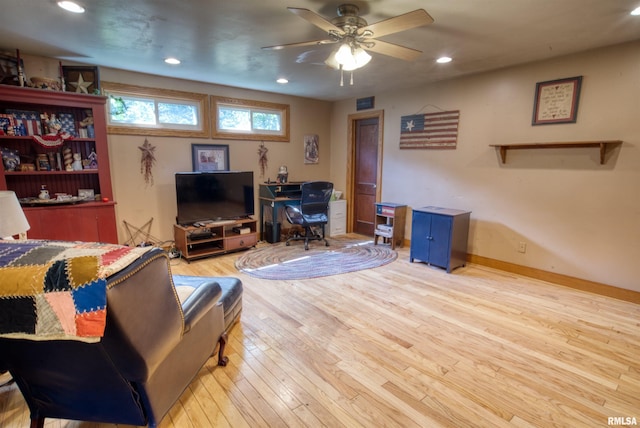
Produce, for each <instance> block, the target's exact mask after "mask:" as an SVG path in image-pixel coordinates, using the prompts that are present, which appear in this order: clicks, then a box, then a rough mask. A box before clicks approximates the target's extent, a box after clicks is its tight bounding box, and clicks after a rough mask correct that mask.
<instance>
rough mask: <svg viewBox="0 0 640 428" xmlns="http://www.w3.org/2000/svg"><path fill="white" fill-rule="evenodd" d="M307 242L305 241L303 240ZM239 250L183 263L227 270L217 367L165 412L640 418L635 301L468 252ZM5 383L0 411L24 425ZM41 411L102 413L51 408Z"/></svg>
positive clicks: (503, 421) (428, 422) (252, 416)
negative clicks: (460, 261) (278, 255)
mask: <svg viewBox="0 0 640 428" xmlns="http://www.w3.org/2000/svg"><path fill="white" fill-rule="evenodd" d="M312 245H313V244H312ZM237 257H238V254H231V255H226V256H222V257H217V258H211V259H205V260H200V261H195V262H192V263H191V264H187V263H186V262H183V261H180V260H174V261H173V271H174V273H179V274H192V275H213V276H216V275H217V276H221V275H222V276H238V277H240V278H241V279H242V281H243V283H244V286H245V291H244V311H243V314H242V319H241V322H240V323H238V324H236V325H235V326H234V327H233V329H232V330H231V332H230V344H229V346H228V356H229V359H230V363H229V365H228V366H227V367H216V366H215V363H214V361H213V359H212V360H210V361H209V363H208V364H207V365H206V366H205V367H204V368H203V369H202V370H201V371H200V373H199V375H198V376H197V378H196V379H195V380H194V382H193V383H192V384H191V386H190V388H189V389H188V390H187V391H185V393H184V394H183V395H182V397H181V399H180V401H179V402H178V403H177V404H176V405H175V406H174V407H173V408H172V409H171V411H170V413H169V414H168V415H167V416H166V417H165V418H164V420H163V421H162V424H161V426H162V427H176V428H186V427H198V428H200V427H209V426H211V427H213V426H215V427H321V426H327V427H360V426H362V427H379V426H389V427H603V426H608V423H609V422H611V421H609V419H608V418H609V417H629V418H632V417H635V418H636V420H638V423H640V306H639V305H637V304H633V303H629V302H624V301H620V300H616V299H612V298H608V297H603V296H600V295H595V294H589V293H586V292H581V291H577V290H574V289H570V288H565V287H562V286H557V285H554V284H550V283H545V282H542V281H537V280H532V279H529V278H526V277H521V276H517V275H514V274H507V273H504V272H501V271H498V270H494V269H490V268H486V267H483V266H480V265H468V266H466V267H464V268H460V269H457V270H455V271H454V272H453V273H452V274H447V273H446V272H444V271H443V270H440V269H437V268H432V267H429V266H427V265H425V264H422V263H409V261H408V258H409V250H408V248H401V249H399V257H398V260H397V261H395V262H393V263H392V264H389V265H387V266H385V267H382V268H377V269H372V270H367V271H361V272H355V273H350V274H345V275H338V276H332V277H325V278H318V279H310V280H296V281H268V280H260V279H255V278H252V277H249V276H247V275H244V274H240V273H238V272H237V271H236V270H235V267H234V261H235V259H236V258H237ZM28 420H29V414H28V409H27V407H26V405H25V404H24V401H23V400H22V396H21V395H20V392H19V391H18V390H17V389H16V387H15V386H8V387H4V388H2V389H0V426H2V427H24V426H28ZM46 426H47V427H65V428H69V427H101V428H102V427H108V426H113V425H96V424H89V423H82V422H71V421H60V420H48V421H47V424H46Z"/></svg>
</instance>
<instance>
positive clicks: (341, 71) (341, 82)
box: [340, 65, 344, 86]
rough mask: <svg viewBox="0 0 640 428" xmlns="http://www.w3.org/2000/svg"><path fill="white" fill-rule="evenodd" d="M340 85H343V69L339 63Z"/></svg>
mask: <svg viewBox="0 0 640 428" xmlns="http://www.w3.org/2000/svg"><path fill="white" fill-rule="evenodd" d="M340 86H344V70H343V69H342V65H340Z"/></svg>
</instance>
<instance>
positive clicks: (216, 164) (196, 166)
mask: <svg viewBox="0 0 640 428" xmlns="http://www.w3.org/2000/svg"><path fill="white" fill-rule="evenodd" d="M191 158H192V161H193V170H194V171H196V172H208V171H229V146H228V145H226V144H192V145H191Z"/></svg>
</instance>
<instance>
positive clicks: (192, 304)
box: [182, 281, 222, 333]
mask: <svg viewBox="0 0 640 428" xmlns="http://www.w3.org/2000/svg"><path fill="white" fill-rule="evenodd" d="M221 295H222V289H221V288H220V285H219V284H218V283H217V282H215V281H207V282H205V283H203V284H201V285H199V286H198V287H197V288H196V289H195V291H194V292H193V293H191V295H190V296H189V297H188V298H187V300H185V301H184V303H182V312H183V314H184V333H187V332H188V331H189V330H191V326H193V325H195V324H196V323H197V322H198V321H199V320H200V319H201V318H202V317H203V316H204V314H206V313H207V312H208V311H209V310H210V309H211V308H212V307H213V306H214V305H215V304H216V303H218V300H220V296H221Z"/></svg>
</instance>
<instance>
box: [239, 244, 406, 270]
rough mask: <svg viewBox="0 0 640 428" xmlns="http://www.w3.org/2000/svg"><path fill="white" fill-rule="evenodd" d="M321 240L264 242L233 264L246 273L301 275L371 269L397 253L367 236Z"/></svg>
mask: <svg viewBox="0 0 640 428" xmlns="http://www.w3.org/2000/svg"><path fill="white" fill-rule="evenodd" d="M328 240H329V246H328V247H327V246H325V245H324V243H323V242H319V241H315V242H310V243H309V250H308V251H305V249H304V243H303V242H301V241H298V242H292V243H291V245H290V246H288V247H287V246H286V245H285V243H284V242H280V243H278V244H273V245H266V246H264V247H260V248H255V249H252V250H249V251H247V252H245V253H244V254H243V255H242V256H240V257H238V259H236V262H235V265H236V268H237V269H238V270H239V271H241V272H244V273H246V274H248V275H251V276H254V277H256V278H263V279H280V280H284V279H304V278H317V277H321V276H329V275H337V274H341V273H347V272H355V271H358V270H363V269H371V268H375V267H379V266H383V265H385V264H387V263H391V262H392V261H394V260H395V259H396V258H397V257H398V253H396V252H395V251H394V250H392V249H391V248H389V247H388V246H384V245H373V241H371V240H355V239H337V238H329V239H328Z"/></svg>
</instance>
